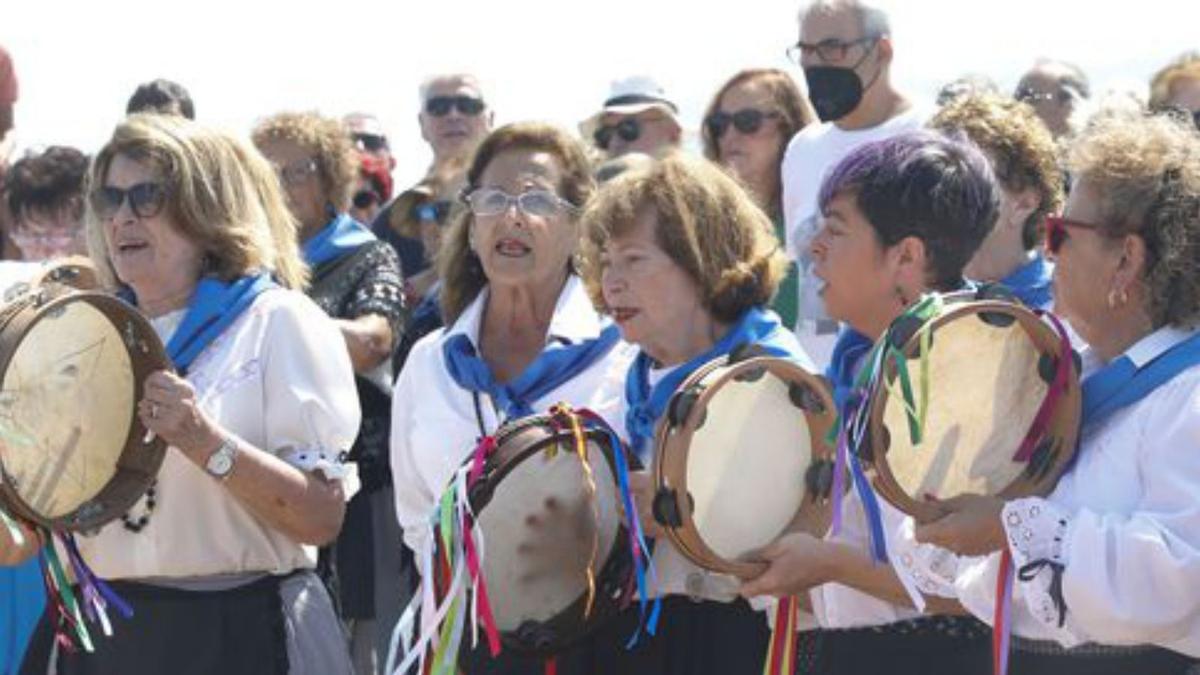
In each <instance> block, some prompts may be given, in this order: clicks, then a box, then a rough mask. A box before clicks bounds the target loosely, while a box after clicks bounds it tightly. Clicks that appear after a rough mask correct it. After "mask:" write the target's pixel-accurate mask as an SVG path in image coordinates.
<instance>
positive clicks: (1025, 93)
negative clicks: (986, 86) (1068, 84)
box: [1013, 87, 1074, 105]
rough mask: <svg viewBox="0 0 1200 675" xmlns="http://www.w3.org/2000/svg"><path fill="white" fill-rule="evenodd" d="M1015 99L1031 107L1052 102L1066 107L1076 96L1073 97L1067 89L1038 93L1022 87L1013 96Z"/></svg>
mask: <svg viewBox="0 0 1200 675" xmlns="http://www.w3.org/2000/svg"><path fill="white" fill-rule="evenodd" d="M1013 98H1015V99H1017V100H1018V101H1021V102H1022V103H1028V104H1029V105H1037V104H1038V103H1050V102H1051V101H1053V102H1055V103H1058V104H1059V105H1066V104H1067V103H1070V102H1071V99H1073V98H1074V96H1072V94H1071V92H1070V90H1067V89H1058V90H1055V91H1037V90H1035V89H1029V88H1026V87H1021V88H1020V89H1018V90H1017V92H1016V93H1015V94H1013Z"/></svg>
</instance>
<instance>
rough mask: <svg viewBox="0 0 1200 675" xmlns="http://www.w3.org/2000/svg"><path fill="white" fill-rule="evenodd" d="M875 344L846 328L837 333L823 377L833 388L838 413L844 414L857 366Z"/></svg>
mask: <svg viewBox="0 0 1200 675" xmlns="http://www.w3.org/2000/svg"><path fill="white" fill-rule="evenodd" d="M873 346H875V343H874V342H872V341H871V340H870V338H868V337H867V336H865V335H863V334H862V333H860V332H858V331H856V330H854V329H853V328H850V327H849V326H846V327H844V328H842V332H841V333H838V337H837V342H835V343H834V345H833V354H831V355H830V357H829V366H828V367H827V368H826V369H825V377H826V378H827V379H828V380H829V383H830V385H831V386H832V387H833V402H834V403H836V404H837V409H838V412H840V413H842V414H843V415H844V414H845V412H846V400H847V399H849V398H850V392H851V391H853V390H854V376H855V375H857V374H858V365H859V363H861V362H862V359H863V357H864V356H866V355H867V354H868V353H869V352H870V351H871V347H873Z"/></svg>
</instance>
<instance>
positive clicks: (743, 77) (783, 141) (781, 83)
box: [700, 68, 817, 218]
mask: <svg viewBox="0 0 1200 675" xmlns="http://www.w3.org/2000/svg"><path fill="white" fill-rule="evenodd" d="M747 82H756V83H758V84H761V85H762V86H763V87H764V88H765V89H766V90H767V93H768V94H769V95H770V97H771V102H772V104H774V106H775V112H777V113H779V117H778V118H777V119H778V120H779V122H778V124H779V133H780V141H779V158H780V160H781V161H782V159H783V154H784V151H785V150H786V149H787V145H788V142H789V141H791V140H792V136H795V135H796V132H798V131H800V130H801V129H803V128H804V127H807V126H808V125H810V124H812V123H813V122H816V121H817V114H816V113H815V112H814V111H813V107H812V104H811V103H809V101H808V99H807V98H806V97H805V96H804V95H803V94H801V93H800V88H799V87H797V86H796V82H795V80H793V79H792V76H791V75H788V74H787V73H786V72H784V71H782V70H779V69H778V68H751V69H747V70H743V71H741V72H739V73H738V74H736V75H734V76H733V77H731V78H730V79H729V80H728V81H727V82H726V83H725V84H723V85H721V88H720V89H718V90H717V93H716V95H715V96H713V98H712V101H710V102H709V104H708V108H706V109H705V110H704V116H703V117H702V118H701V123H700V138H701V141H702V142H703V144H704V156H705V157H707V158H708V159H710V160H712V161H714V162H718V163H719V162H720V161H721V157H720V148H719V147H717V139H715V138H713V137H712V134H711V133H710V132H709V130H708V125H707V124H704V122H703V120H706V119H708V116H709V115H712V114H713V113H715V112H716V111H717V109H718V108H719V107H720V105H721V98H722V97H723V96H725V93H726V92H728V91H729V90H730V89H733V88H734V87H736V86H738V85H741V84H745V83H747ZM775 190H776V194H773V195H766V199H767V202H766V205H767V206H766V208H767V211H768V215H770V216H771V217H772V218H778V217H779V216H780V215H781V213H782V210H783V203H782V199H783V182H782V179H781V180H780V182H778V183H776V187H775Z"/></svg>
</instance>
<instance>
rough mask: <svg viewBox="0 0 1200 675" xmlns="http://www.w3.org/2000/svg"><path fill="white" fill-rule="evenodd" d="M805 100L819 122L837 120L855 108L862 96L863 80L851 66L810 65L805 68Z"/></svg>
mask: <svg viewBox="0 0 1200 675" xmlns="http://www.w3.org/2000/svg"><path fill="white" fill-rule="evenodd" d="M804 79H805V80H806V81H807V82H808V100H809V101H812V104H813V108H814V109H815V110H816V111H817V117H818V118H820V120H821V121H822V122H833V121H835V120H840V119H842V118H843V117H845V116H846V115H849V114H850V113H852V112H854V109H855V108H857V107H858V104H859V103H861V102H862V98H863V83H862V79H861V78H860V77H859V76H858V73H856V72H855V71H854V69H853V68H839V67H837V66H811V67H808V68H805V69H804Z"/></svg>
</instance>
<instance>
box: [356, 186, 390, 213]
mask: <svg viewBox="0 0 1200 675" xmlns="http://www.w3.org/2000/svg"><path fill="white" fill-rule="evenodd" d="M381 201H383V200H381V199H380V198H379V195H377V194H375V191H374V190H359V191H358V192H355V193H354V197H353V198H352V199H351V202H353V203H354V208H356V209H369V208H371V207H372V206H375V205H376V204H378V203H379V202H381Z"/></svg>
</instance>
